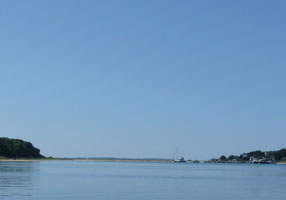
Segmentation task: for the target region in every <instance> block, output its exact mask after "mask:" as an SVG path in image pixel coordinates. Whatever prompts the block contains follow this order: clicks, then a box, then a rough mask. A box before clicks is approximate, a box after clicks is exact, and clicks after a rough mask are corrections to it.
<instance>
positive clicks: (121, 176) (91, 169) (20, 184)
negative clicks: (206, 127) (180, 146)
mask: <svg viewBox="0 0 286 200" xmlns="http://www.w3.org/2000/svg"><path fill="white" fill-rule="evenodd" d="M0 199H1V200H2V199H4V200H5V199H8V200H16V199H17V200H22V199H37V200H38V199H43V200H45V199H63V200H65V199H69V200H79V199H84V200H91V199H92V200H94V199H98V200H101V199H102V200H107V199H118V200H123V199H124V200H126V199H132V200H143V199H144V200H145V199H164V200H166V199H174V200H177V199H184V200H185V199H188V200H189V199H200V200H208V199H212V200H213V199H215V200H216V199H219V200H221V199H234V200H238V199H239V200H242V199H251V200H256V199H257V200H258V199H259V200H261V199H263V200H270V199H271V200H273V199H283V200H285V199H286V165H248V164H186V163H130V162H129V163H123V162H117V163H115V162H112V163H109V162H55V161H46V162H15V163H14V162H10V163H9V162H0Z"/></svg>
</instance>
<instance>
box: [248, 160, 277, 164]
mask: <svg viewBox="0 0 286 200" xmlns="http://www.w3.org/2000/svg"><path fill="white" fill-rule="evenodd" d="M252 163H253V164H275V163H274V162H272V161H269V160H268V161H266V160H254V161H252Z"/></svg>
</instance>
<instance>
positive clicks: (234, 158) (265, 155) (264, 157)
mask: <svg viewBox="0 0 286 200" xmlns="http://www.w3.org/2000/svg"><path fill="white" fill-rule="evenodd" d="M208 162H211V163H258V164H262V163H263V164H267V163H286V149H280V150H277V151H261V150H256V151H251V152H249V153H243V154H241V155H239V156H238V155H230V156H228V157H226V156H224V155H222V156H220V158H212V159H210V160H209V161H208Z"/></svg>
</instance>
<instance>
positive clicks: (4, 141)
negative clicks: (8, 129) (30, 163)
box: [0, 137, 45, 159]
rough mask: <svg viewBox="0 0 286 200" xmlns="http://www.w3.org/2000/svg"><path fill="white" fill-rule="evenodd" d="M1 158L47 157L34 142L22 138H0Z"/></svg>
mask: <svg viewBox="0 0 286 200" xmlns="http://www.w3.org/2000/svg"><path fill="white" fill-rule="evenodd" d="M0 158H1V159H40V158H45V157H44V156H43V155H41V154H40V150H39V149H37V148H36V147H34V146H33V144H32V143H30V142H26V141H23V140H20V139H10V138H7V137H1V138H0Z"/></svg>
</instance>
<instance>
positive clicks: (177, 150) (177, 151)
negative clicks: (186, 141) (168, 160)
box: [176, 145, 179, 160]
mask: <svg viewBox="0 0 286 200" xmlns="http://www.w3.org/2000/svg"><path fill="white" fill-rule="evenodd" d="M176 153H177V155H176V156H177V158H176V159H177V160H179V149H178V145H177V147H176Z"/></svg>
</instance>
